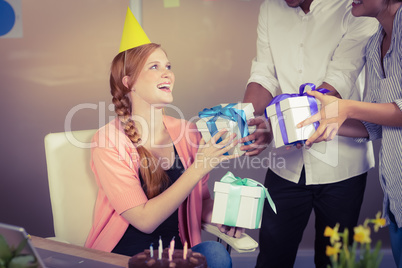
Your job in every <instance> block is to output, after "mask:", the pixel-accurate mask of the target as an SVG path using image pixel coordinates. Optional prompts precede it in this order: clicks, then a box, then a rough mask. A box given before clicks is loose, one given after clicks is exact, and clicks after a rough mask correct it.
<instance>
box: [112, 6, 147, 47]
mask: <svg viewBox="0 0 402 268" xmlns="http://www.w3.org/2000/svg"><path fill="white" fill-rule="evenodd" d="M149 43H151V41H149V39H148V36H147V35H146V34H145V32H144V30H143V29H142V27H141V25H140V24H139V23H138V21H137V19H136V18H135V17H134V15H133V13H132V12H131V10H130V7H127V14H126V21H125V22H124V29H123V36H122V37H121V42H120V50H119V53H120V52H122V51H126V50H128V49H131V48H134V47H138V46H141V45H145V44H149Z"/></svg>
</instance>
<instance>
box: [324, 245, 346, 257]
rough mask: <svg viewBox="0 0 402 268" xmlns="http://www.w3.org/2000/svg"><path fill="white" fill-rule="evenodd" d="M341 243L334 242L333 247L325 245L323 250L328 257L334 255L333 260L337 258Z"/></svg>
mask: <svg viewBox="0 0 402 268" xmlns="http://www.w3.org/2000/svg"><path fill="white" fill-rule="evenodd" d="M341 246H342V244H341V243H340V242H337V243H335V245H334V246H333V247H331V246H327V250H326V251H325V254H327V256H328V257H331V256H334V259H335V261H336V260H337V259H338V253H339V251H340V248H341Z"/></svg>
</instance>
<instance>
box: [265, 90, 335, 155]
mask: <svg viewBox="0 0 402 268" xmlns="http://www.w3.org/2000/svg"><path fill="white" fill-rule="evenodd" d="M306 87H310V88H311V90H316V91H319V92H321V93H323V94H324V93H327V92H329V90H328V89H325V88H319V89H316V87H315V85H314V84H312V83H306V84H303V85H301V86H300V88H299V94H281V95H278V96H276V97H274V98H273V99H272V101H271V102H270V103H269V105H268V107H267V108H266V110H265V115H266V117H267V118H269V119H270V121H271V127H272V133H273V136H274V139H273V142H274V146H275V147H276V148H279V147H281V146H284V145H293V144H296V143H299V142H302V143H303V142H304V141H306V140H307V139H308V138H309V137H310V136H311V135H312V134H313V133H314V132H315V130H316V129H317V127H318V126H319V123H318V122H315V123H313V124H311V125H308V126H304V127H302V128H297V124H298V123H300V122H301V121H303V120H305V119H307V118H309V117H310V116H312V115H314V114H316V113H318V111H319V110H320V106H321V105H320V104H319V103H318V102H317V100H316V99H315V98H314V97H312V96H310V95H308V94H307V93H306V92H304V89H305V88H306Z"/></svg>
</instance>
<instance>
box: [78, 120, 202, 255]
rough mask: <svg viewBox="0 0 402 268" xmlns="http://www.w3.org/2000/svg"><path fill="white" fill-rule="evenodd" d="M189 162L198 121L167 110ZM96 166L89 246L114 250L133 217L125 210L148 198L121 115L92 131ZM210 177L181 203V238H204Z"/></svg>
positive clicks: (192, 243) (176, 141)
mask: <svg viewBox="0 0 402 268" xmlns="http://www.w3.org/2000/svg"><path fill="white" fill-rule="evenodd" d="M163 121H164V124H165V126H166V128H167V130H168V132H169V134H170V137H171V138H172V140H173V142H174V144H175V147H176V149H177V153H178V155H179V157H180V160H181V161H182V163H183V165H184V168H186V169H187V168H188V167H189V166H190V165H191V163H192V162H193V161H194V157H195V154H196V153H197V151H198V143H199V140H200V138H201V137H200V134H199V132H198V131H197V128H196V126H195V125H194V124H192V123H189V122H187V121H185V120H179V119H175V118H173V117H169V116H164V118H163ZM93 142H95V143H96V146H94V147H93V148H92V159H91V168H92V171H93V172H94V174H95V178H96V182H97V184H98V186H99V191H98V196H97V200H96V204H95V212H94V222H93V225H92V228H91V230H90V232H89V235H88V238H87V240H86V242H85V246H86V247H88V248H95V249H99V250H103V251H107V252H110V251H112V250H113V248H114V247H115V246H116V245H117V243H118V242H119V241H120V239H121V238H122V237H123V234H124V232H125V231H126V229H127V227H128V225H129V223H128V222H127V221H126V220H125V219H124V218H123V217H122V216H120V214H121V213H122V212H124V211H126V210H127V209H130V208H132V207H135V206H138V205H141V204H143V203H145V202H147V200H148V199H147V197H146V195H145V193H144V191H143V190H142V187H141V183H140V180H139V178H138V168H139V161H138V153H137V150H136V149H135V147H134V146H133V144H132V142H131V141H130V140H129V139H128V138H127V136H126V135H125V134H124V131H123V130H122V129H121V126H120V123H119V121H118V119H115V120H113V121H111V122H110V123H108V124H107V125H105V126H104V127H102V128H100V129H99V130H98V131H97V132H96V134H95V135H94V137H93ZM208 178H209V176H208V175H207V176H205V177H204V178H202V180H200V182H199V183H198V184H197V185H196V186H195V188H194V189H193V191H192V192H191V193H190V195H189V196H188V197H187V199H186V200H185V201H184V202H183V203H182V205H180V207H179V234H180V238H181V241H182V243H183V244H184V241H187V242H188V243H189V245H190V246H191V247H192V246H195V245H197V244H198V243H200V242H201V214H202V203H203V200H204V199H209V198H210V194H209V190H208Z"/></svg>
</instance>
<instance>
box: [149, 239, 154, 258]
mask: <svg viewBox="0 0 402 268" xmlns="http://www.w3.org/2000/svg"><path fill="white" fill-rule="evenodd" d="M149 255H150V256H151V258H153V257H154V243H151V245H150V246H149Z"/></svg>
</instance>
